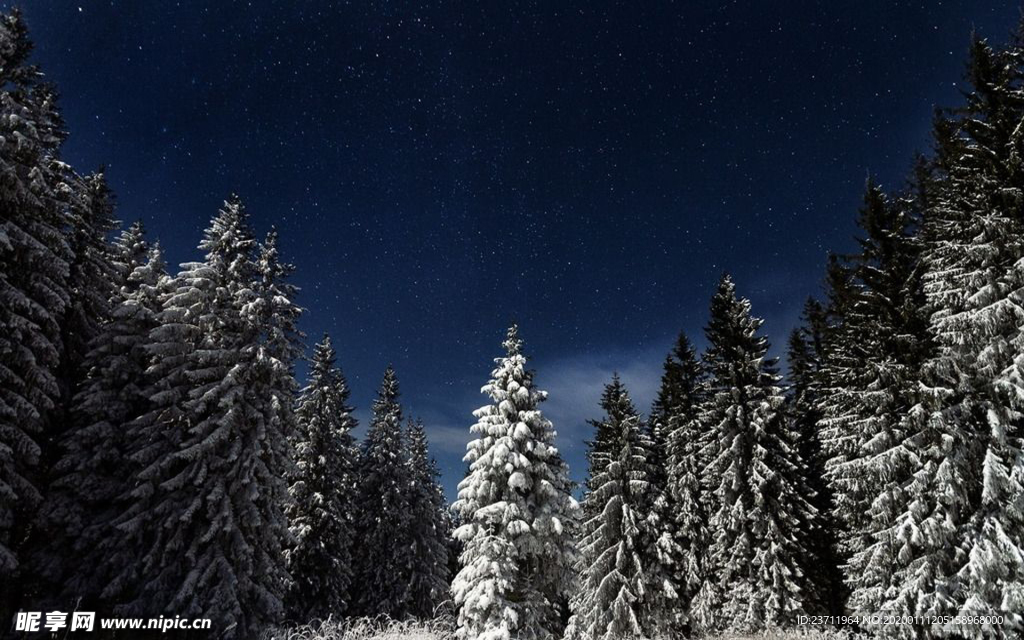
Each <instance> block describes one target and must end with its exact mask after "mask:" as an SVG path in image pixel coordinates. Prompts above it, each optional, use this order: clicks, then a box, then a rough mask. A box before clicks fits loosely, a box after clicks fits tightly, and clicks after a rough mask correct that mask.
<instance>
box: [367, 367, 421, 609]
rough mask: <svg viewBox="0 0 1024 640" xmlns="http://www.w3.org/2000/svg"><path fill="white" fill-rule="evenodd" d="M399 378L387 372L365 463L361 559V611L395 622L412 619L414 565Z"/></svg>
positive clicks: (391, 372) (371, 429) (378, 395)
mask: <svg viewBox="0 0 1024 640" xmlns="http://www.w3.org/2000/svg"><path fill="white" fill-rule="evenodd" d="M398 395H399V391H398V378H397V376H396V375H395V370H394V369H393V368H392V367H390V366H389V367H388V368H387V370H386V371H385V372H384V379H383V381H382V382H381V385H380V390H379V391H378V392H377V399H376V400H374V402H373V418H372V419H371V421H370V427H369V430H368V431H367V434H366V439H365V441H364V442H363V447H362V452H361V456H360V460H359V490H358V492H357V498H356V499H357V504H356V511H357V514H358V516H357V531H358V536H359V543H360V545H361V553H360V554H359V557H358V558H357V564H356V573H355V584H357V585H359V592H358V594H357V599H356V602H357V603H358V605H357V611H358V612H359V614H360V615H364V616H377V615H386V616H389V617H391V618H395V619H403V618H406V617H407V616H408V615H409V614H410V600H409V598H410V593H409V585H408V584H407V583H406V582H405V580H404V579H403V578H404V577H406V576H407V569H408V567H409V566H410V563H411V562H412V558H411V557H410V553H411V550H410V549H409V545H408V542H409V530H410V520H409V519H410V505H409V500H410V495H409V485H410V482H411V478H410V476H409V465H408V460H409V450H408V443H407V442H406V441H405V438H404V437H403V433H402V407H401V405H400V404H399V402H398Z"/></svg>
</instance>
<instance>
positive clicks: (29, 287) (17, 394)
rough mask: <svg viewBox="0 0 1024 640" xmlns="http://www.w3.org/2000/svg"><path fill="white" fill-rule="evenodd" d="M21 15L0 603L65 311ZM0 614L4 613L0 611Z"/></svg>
mask: <svg viewBox="0 0 1024 640" xmlns="http://www.w3.org/2000/svg"><path fill="white" fill-rule="evenodd" d="M31 48H32V45H31V43H30V42H29V39H28V34H27V30H26V27H25V24H24V21H23V20H22V18H21V14H20V13H18V12H17V11H14V12H11V13H9V14H3V15H0V575H4V576H8V577H9V578H10V579H7V580H3V581H2V583H3V584H2V585H0V601H2V602H4V603H10V602H12V601H13V599H14V597H15V594H14V593H13V592H12V590H13V588H14V587H15V584H16V583H17V581H16V579H15V578H14V576H15V573H14V572H15V570H16V569H17V568H18V566H19V558H18V552H17V546H19V544H20V542H21V540H22V539H23V537H24V535H25V533H26V531H27V528H28V526H29V524H30V517H29V516H30V514H31V512H32V511H33V509H34V508H35V507H36V505H37V504H38V502H39V499H40V494H39V489H40V487H39V484H38V479H37V478H35V477H34V476H35V475H36V474H37V473H38V471H37V470H36V465H37V463H38V462H39V458H40V453H41V449H40V445H41V443H43V441H44V438H45V437H46V435H47V434H46V432H45V431H46V425H47V424H48V420H49V419H50V418H51V417H52V413H53V411H54V409H55V408H56V406H57V404H58V402H59V400H60V388H59V385H58V378H57V372H58V367H59V365H60V362H61V354H62V345H61V335H60V320H61V318H63V316H64V313H65V310H66V309H67V307H68V303H69V299H70V294H69V291H68V271H69V263H70V262H71V260H72V257H73V256H72V254H71V251H70V248H69V246H68V239H67V236H66V234H65V230H66V229H67V228H68V227H69V225H70V224H71V223H72V217H71V215H70V213H69V211H68V208H67V206H66V205H65V204H64V202H63V199H64V198H63V195H62V194H63V193H65V192H66V191H68V190H69V187H68V185H67V184H66V183H65V179H66V178H67V173H66V171H65V170H64V165H63V164H61V163H60V162H59V157H58V156H59V151H60V145H61V143H62V141H63V138H64V134H63V132H62V130H61V129H62V122H61V119H60V114H59V113H58V111H57V107H56V104H55V95H54V92H53V91H52V90H51V89H50V88H49V87H48V86H46V85H45V84H43V83H41V82H40V81H39V79H40V77H41V74H40V73H39V71H38V69H36V67H34V66H31V65H29V64H28V62H27V60H28V56H29V52H30V50H31ZM0 613H6V612H5V611H0Z"/></svg>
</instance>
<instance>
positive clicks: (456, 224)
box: [0, 0, 1020, 495]
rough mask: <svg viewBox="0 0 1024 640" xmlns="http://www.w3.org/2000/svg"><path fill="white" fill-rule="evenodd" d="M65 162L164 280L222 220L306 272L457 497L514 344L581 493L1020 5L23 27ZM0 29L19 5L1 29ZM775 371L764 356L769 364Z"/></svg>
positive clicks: (609, 7)
mask: <svg viewBox="0 0 1024 640" xmlns="http://www.w3.org/2000/svg"><path fill="white" fill-rule="evenodd" d="M17 4H18V6H20V7H21V8H22V9H23V11H24V13H25V15H26V18H27V20H28V23H29V28H30V30H31V37H32V39H33V40H34V42H35V44H36V50H35V54H34V61H35V62H37V63H38V64H40V65H41V67H42V69H43V71H44V73H45V74H46V75H47V77H48V78H49V79H50V80H51V81H53V82H54V83H56V85H57V86H58V88H59V90H60V93H61V106H62V108H63V113H64V116H65V119H66V121H67V128H68V131H69V132H70V137H69V139H68V142H67V143H66V145H65V149H64V155H65V159H66V160H67V161H69V162H71V163H72V164H73V165H74V166H76V167H77V168H78V169H79V170H82V171H87V170H91V169H94V168H97V167H99V166H101V165H105V166H106V168H107V174H108V177H109V180H110V182H111V184H112V186H113V188H114V190H115V191H116V194H117V196H118V204H119V208H118V214H119V217H120V218H121V219H122V220H125V221H127V222H130V221H133V220H136V219H141V220H143V221H144V222H145V224H146V225H147V227H148V229H149V231H150V234H151V236H152V238H158V239H159V240H160V241H161V242H162V243H163V245H164V247H165V249H166V250H167V252H168V258H169V261H170V262H172V263H177V262H184V261H188V260H193V259H196V258H198V257H199V253H198V251H197V250H196V249H195V245H196V243H197V242H198V241H199V238H200V234H201V231H202V229H203V227H204V226H205V225H206V223H207V222H208V220H209V219H210V217H211V216H212V215H214V214H215V213H216V211H217V208H218V206H219V205H220V203H221V202H222V201H223V199H224V198H225V197H226V196H227V195H228V194H230V193H233V192H235V193H238V194H239V195H240V196H241V197H242V198H243V200H244V201H245V202H246V204H247V206H248V209H249V211H250V213H251V215H252V220H253V224H254V226H255V227H256V229H257V231H258V232H259V233H261V234H262V233H264V232H265V231H267V230H268V229H269V228H270V226H271V225H276V226H277V228H278V229H279V231H280V233H281V236H282V248H283V251H284V253H285V255H286V257H287V258H288V259H290V260H291V261H292V262H293V263H294V264H295V265H296V266H297V268H298V271H297V274H296V277H295V282H296V284H297V285H298V286H300V287H301V289H302V291H301V295H300V298H299V303H300V304H301V305H303V306H304V307H305V308H306V309H308V312H307V313H306V314H305V316H304V318H303V321H302V328H303V329H304V331H306V332H307V334H308V335H309V339H310V342H313V341H315V340H316V339H319V337H320V336H321V335H322V334H323V333H324V332H325V331H326V332H330V334H331V335H332V336H333V338H334V341H335V346H336V347H337V348H338V351H339V360H340V364H341V365H342V367H343V369H344V371H345V373H346V375H347V376H348V378H349V381H350V384H351V386H352V388H353V401H354V403H355V404H356V405H357V406H358V409H359V412H358V413H359V416H360V418H361V420H362V422H363V423H364V424H365V422H366V419H367V417H368V412H367V407H368V406H369V404H370V401H371V400H372V398H373V395H374V392H375V389H376V387H377V384H378V383H379V381H380V378H381V375H382V373H383V370H384V368H385V366H386V365H387V364H388V363H393V364H394V366H395V367H396V369H397V371H398V374H399V378H400V381H401V384H402V390H403V401H404V404H405V406H406V409H407V412H408V413H409V414H411V415H415V416H421V417H422V418H423V419H424V421H425V422H426V424H427V432H428V436H429V438H430V442H431V446H432V451H433V453H434V455H435V456H436V458H437V459H438V462H439V465H440V467H441V469H442V472H443V481H444V483H445V486H446V488H447V489H448V491H449V495H453V490H454V486H455V484H456V483H457V482H458V479H459V478H460V476H461V474H462V471H463V469H464V464H463V463H462V462H461V461H460V459H461V455H462V451H463V450H464V445H465V442H466V441H467V439H468V437H469V434H468V427H469V426H470V425H471V424H472V422H473V419H472V416H471V411H472V410H473V409H475V408H476V407H477V406H479V405H480V404H482V403H483V400H484V398H483V397H482V396H480V394H479V389H480V387H481V386H482V385H483V384H485V383H486V381H487V379H488V374H489V372H490V370H491V368H492V358H493V357H495V356H497V355H499V353H500V350H501V349H500V342H501V340H502V337H503V334H504V330H505V328H506V327H507V326H508V324H509V323H510V322H512V321H516V322H518V323H519V324H520V327H521V333H522V335H523V337H524V338H525V340H526V341H527V349H528V351H529V353H530V354H531V355H532V356H533V365H534V366H535V368H536V369H537V371H538V377H537V380H538V383H539V384H540V386H541V387H542V388H545V389H547V390H548V391H549V392H550V393H551V397H550V399H549V401H548V402H547V403H546V405H545V409H546V413H547V415H548V416H549V417H550V418H551V419H552V420H553V422H554V423H555V427H556V429H557V430H558V431H559V444H560V446H561V447H562V449H563V450H564V451H565V452H566V457H567V459H568V460H569V462H570V465H571V467H572V472H573V476H574V477H575V478H577V479H580V478H581V477H582V475H583V474H584V473H585V467H584V461H583V444H582V440H583V439H584V438H586V437H587V436H588V428H587V426H586V424H585V420H586V419H587V418H595V417H598V416H599V415H600V411H599V409H598V407H597V398H598V396H599V394H600V389H601V385H602V384H603V383H604V382H606V381H607V380H608V379H609V378H610V376H611V374H612V372H613V371H618V372H620V373H621V374H622V376H623V378H624V380H625V382H626V383H627V385H629V386H630V387H631V390H632V392H633V395H634V397H635V399H636V400H637V401H638V404H639V405H640V406H641V408H643V409H645V410H646V408H647V407H648V406H649V404H650V401H651V399H652V397H653V395H654V392H655V390H656V385H657V381H658V377H659V375H660V367H661V362H662V359H663V357H664V354H665V353H666V351H667V350H668V348H669V347H670V345H671V343H672V341H673V338H674V336H675V335H676V334H677V333H678V332H679V331H680V330H685V331H686V332H688V333H689V334H690V335H691V337H692V338H694V339H695V340H696V341H697V342H698V344H701V343H702V340H701V331H702V327H703V326H704V323H705V321H706V312H707V303H708V299H709V297H710V295H711V292H712V289H713V287H714V285H715V283H716V281H717V279H718V277H719V275H720V274H721V273H722V272H723V271H725V270H728V271H729V272H731V273H732V274H733V275H734V277H735V279H736V281H737V285H738V288H739V290H740V292H741V293H742V294H743V295H745V296H747V297H749V298H750V299H751V300H752V302H753V305H754V311H755V313H756V314H758V315H760V316H762V317H764V318H765V319H766V325H765V331H766V332H767V334H768V335H769V336H770V337H771V339H772V340H773V342H774V343H775V344H776V345H778V346H779V347H781V346H782V345H783V340H784V338H785V336H786V334H787V333H788V332H789V330H790V329H791V328H792V327H793V326H794V325H795V324H796V323H797V320H798V316H799V313H800V308H801V307H802V305H803V301H804V299H805V298H806V297H807V296H808V295H812V294H816V293H818V292H820V282H821V279H822V275H823V268H824V264H825V260H826V255H827V253H828V252H829V251H843V250H846V249H850V248H852V245H853V241H852V237H853V235H854V233H855V229H854V226H853V220H854V215H855V212H856V208H857V206H858V203H859V198H860V194H861V190H862V188H863V185H864V182H865V179H866V177H867V176H868V175H869V173H870V174H872V175H874V176H876V178H877V179H878V180H880V181H881V182H882V183H883V184H884V185H886V186H890V187H899V186H900V185H901V183H902V180H903V178H904V176H905V175H906V173H907V169H908V168H909V166H910V161H911V156H912V154H913V153H914V152H915V151H916V150H921V151H926V150H927V147H928V132H929V127H930V122H931V114H932V110H933V108H934V107H935V106H938V105H941V106H948V105H955V104H958V101H959V99H960V96H961V94H960V90H961V88H962V76H963V69H964V63H965V55H966V51H967V46H968V42H969V37H970V33H971V31H972V29H974V30H976V31H977V32H979V33H980V34H982V35H983V36H985V37H988V38H990V39H992V40H993V41H997V42H998V41H1003V40H1005V39H1006V37H1007V35H1008V34H1009V32H1010V30H1011V29H1012V28H1013V27H1014V25H1015V24H1016V22H1017V20H1018V17H1019V15H1020V8H1019V5H1018V4H1017V3H1014V2H989V1H987V0H944V1H932V2H893V1H882V0H859V1H857V2H854V1H850V0H833V1H823V2H809V1H805V0H787V1H786V2H766V1H748V2H710V1H704V0H689V1H683V2H657V3H634V2H621V3H608V2H596V1H593V0H590V1H587V2H572V3H569V2H557V1H543V0H542V1H537V2H464V1H461V0H460V1H448V2H442V1H437V2H380V1H373V0H364V1H356V2H345V3H341V2H325V1H315V0H304V1H302V2H284V1H277V2H272V1H256V0H253V1H252V2H237V1H231V0H220V1H217V2H210V1H208V0H202V1H181V2H172V1H170V0H159V1H157V0H148V1H142V0H139V1H128V0H117V1H107V0H103V1H100V0H96V1H93V0H77V1H65V0H26V1H23V2H20V3H17ZM0 6H3V7H4V8H7V7H9V6H10V3H6V2H0ZM775 353H776V354H779V355H781V349H780V348H776V349H775Z"/></svg>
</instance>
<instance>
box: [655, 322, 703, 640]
mask: <svg viewBox="0 0 1024 640" xmlns="http://www.w3.org/2000/svg"><path fill="white" fill-rule="evenodd" d="M705 391H706V389H705V381H704V370H703V367H702V366H701V363H700V362H699V361H698V359H697V355H696V352H695V351H694V349H693V346H692V345H691V344H690V341H689V339H688V338H687V337H686V335H685V334H680V335H679V338H678V339H677V341H676V344H675V345H674V346H673V349H672V353H670V354H669V356H668V357H667V358H666V359H665V365H664V373H663V375H662V380H661V388H660V389H659V392H658V400H657V402H656V403H655V410H654V411H652V415H651V419H652V420H658V421H660V422H662V423H663V424H664V427H663V429H664V431H665V433H666V434H667V437H666V439H665V447H666V449H667V451H666V452H665V460H666V467H667V468H666V486H665V489H664V492H663V495H661V496H659V498H658V503H657V504H656V511H659V512H661V517H662V518H663V519H664V523H663V524H662V525H661V527H660V528H661V534H662V538H664V537H668V540H667V541H666V540H664V539H659V550H661V553H662V555H663V556H664V557H665V558H666V564H667V566H668V568H669V569H670V570H671V572H672V577H673V584H674V586H675V590H676V593H677V596H678V598H677V599H676V602H675V606H674V607H672V609H673V610H672V612H671V614H670V615H671V616H672V631H673V632H674V633H681V634H684V635H689V634H690V633H692V632H693V630H694V627H695V620H694V614H693V612H692V611H691V603H692V602H693V601H694V600H695V599H697V594H698V593H699V592H700V591H701V589H702V587H703V585H704V578H705V576H704V556H705V554H706V551H707V544H708V521H707V520H708V514H707V499H706V496H705V495H704V491H703V490H702V475H701V474H702V472H703V469H704V463H705V461H704V459H703V455H702V452H703V450H704V448H705V447H706V446H707V445H708V438H709V435H710V434H709V432H708V431H706V430H705V429H703V426H702V423H701V422H700V408H701V406H702V404H703V401H704V395H705ZM698 601H699V600H698Z"/></svg>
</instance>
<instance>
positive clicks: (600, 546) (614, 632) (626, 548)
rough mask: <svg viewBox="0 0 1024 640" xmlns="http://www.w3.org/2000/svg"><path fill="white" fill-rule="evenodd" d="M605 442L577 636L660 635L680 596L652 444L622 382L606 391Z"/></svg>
mask: <svg viewBox="0 0 1024 640" xmlns="http://www.w3.org/2000/svg"><path fill="white" fill-rule="evenodd" d="M602 407H603V408H604V410H605V412H606V416H605V418H604V419H602V420H600V421H595V422H594V424H595V425H596V426H597V428H598V431H599V432H602V435H603V437H604V440H603V441H602V442H601V445H602V446H601V448H600V449H592V450H591V451H590V462H591V469H592V475H591V477H590V479H589V480H588V482H587V487H588V492H587V495H586V497H585V499H584V501H583V505H582V512H583V522H582V524H581V535H580V541H579V545H578V546H579V560H578V572H579V575H580V578H579V590H578V592H577V593H576V594H575V596H574V598H573V602H572V618H571V620H570V630H569V633H568V635H569V636H570V637H581V638H588V639H590V638H592V639H594V640H610V639H612V638H641V637H647V638H650V637H657V636H660V635H661V634H662V633H664V632H666V631H667V630H668V629H669V628H670V625H669V622H670V621H671V619H672V615H671V610H670V607H671V605H672V604H674V602H673V601H674V600H675V598H676V593H675V590H674V587H673V586H672V582H671V576H670V575H669V573H668V571H666V569H665V567H664V566H663V564H662V559H661V557H660V555H659V553H658V549H657V545H658V538H659V533H660V532H659V531H658V529H657V527H656V524H657V522H656V521H655V520H654V519H652V517H651V514H652V511H653V509H654V505H655V502H656V500H657V499H658V497H659V496H658V494H657V489H656V487H655V486H654V485H653V484H652V483H651V477H652V475H653V466H652V464H651V462H650V460H649V458H650V451H651V447H652V442H651V440H650V439H649V438H648V436H647V434H646V433H645V432H644V428H643V424H642V423H641V420H640V416H639V415H638V414H637V412H636V409H634V408H633V403H632V401H631V400H630V398H629V394H628V392H627V391H626V390H625V387H624V386H623V385H622V382H621V381H620V380H619V378H618V376H615V377H614V378H613V380H612V382H611V383H609V384H608V385H606V386H605V392H604V395H603V396H602Z"/></svg>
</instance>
